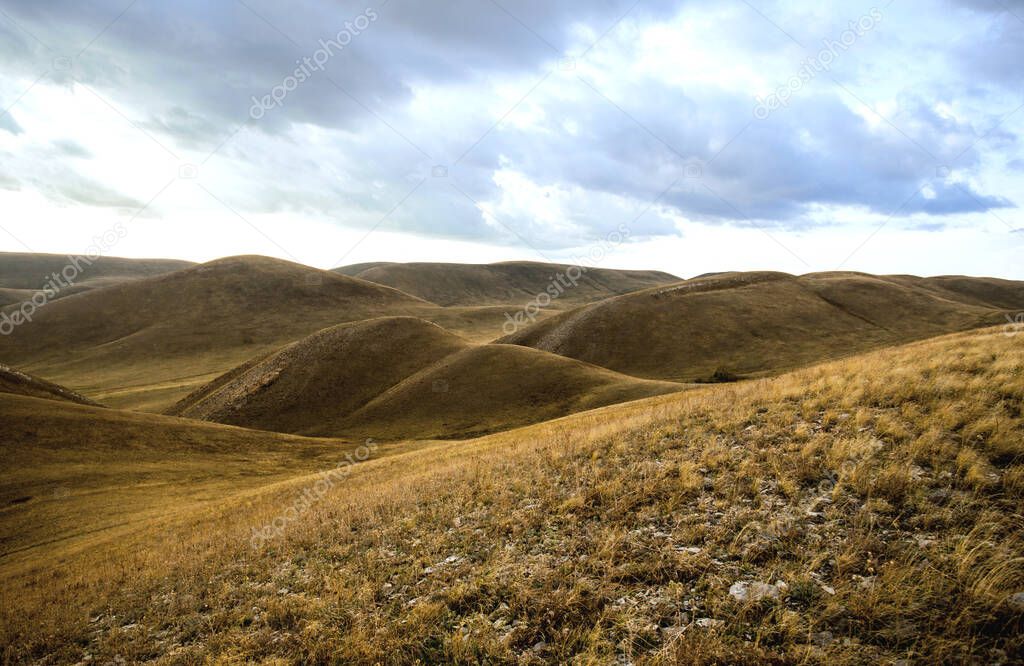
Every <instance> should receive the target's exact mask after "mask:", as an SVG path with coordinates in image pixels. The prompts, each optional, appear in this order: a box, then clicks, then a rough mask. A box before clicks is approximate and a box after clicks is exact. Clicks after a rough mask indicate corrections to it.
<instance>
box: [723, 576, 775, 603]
mask: <svg viewBox="0 0 1024 666" xmlns="http://www.w3.org/2000/svg"><path fill="white" fill-rule="evenodd" d="M783 585H785V583H783ZM784 590H785V588H784V587H778V586H777V585H769V584H768V583H762V582H759V581H754V582H752V583H747V582H739V583H733V585H732V587H730V588H729V594H730V596H732V597H733V598H734V599H736V600H737V601H741V602H746V601H760V600H761V599H778V598H779V597H781V596H782V593H783V591H784Z"/></svg>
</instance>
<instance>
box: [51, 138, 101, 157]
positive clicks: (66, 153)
mask: <svg viewBox="0 0 1024 666" xmlns="http://www.w3.org/2000/svg"><path fill="white" fill-rule="evenodd" d="M53 149H54V151H55V152H56V153H57V155H58V156H62V157H73V158H77V159H89V158H91V157H94V155H93V153H92V152H90V151H89V150H87V149H86V148H85V147H83V146H82V144H80V143H78V142H77V141H74V140H72V139H60V140H58V141H54V142H53Z"/></svg>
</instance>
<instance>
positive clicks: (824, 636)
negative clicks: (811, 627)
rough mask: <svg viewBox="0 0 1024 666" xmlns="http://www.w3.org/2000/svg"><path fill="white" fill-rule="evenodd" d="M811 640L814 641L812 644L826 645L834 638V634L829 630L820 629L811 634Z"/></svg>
mask: <svg viewBox="0 0 1024 666" xmlns="http://www.w3.org/2000/svg"><path fill="white" fill-rule="evenodd" d="M811 640H812V641H814V644H815V645H817V646H818V647H827V646H828V645H829V644H831V643H832V641H833V640H835V636H834V635H833V634H832V632H831V631H820V632H818V633H816V634H814V635H813V636H811Z"/></svg>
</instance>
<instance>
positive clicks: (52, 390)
mask: <svg viewBox="0 0 1024 666" xmlns="http://www.w3.org/2000/svg"><path fill="white" fill-rule="evenodd" d="M0 393H12V394H14V395H24V396H29V397H32V398H45V399H47V400H65V401H68V402H76V403H78V404H80V405H92V406H94V407H98V406H99V405H97V404H96V403H95V402H93V401H92V400H89V399H88V398H86V397H85V396H83V395H79V394H77V393H75V392H74V391H72V390H70V389H66V388H64V387H63V386H59V385H57V384H54V383H52V382H48V381H46V380H44V379H39V378H38V377H33V376H32V375H29V374H26V373H24V372H20V371H18V370H15V369H14V368H9V367H7V366H6V365H3V364H0Z"/></svg>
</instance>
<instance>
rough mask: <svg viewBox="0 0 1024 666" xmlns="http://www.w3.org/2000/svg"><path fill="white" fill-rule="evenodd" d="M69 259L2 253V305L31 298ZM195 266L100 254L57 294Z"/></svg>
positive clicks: (183, 262)
mask: <svg viewBox="0 0 1024 666" xmlns="http://www.w3.org/2000/svg"><path fill="white" fill-rule="evenodd" d="M69 262H70V260H69V258H68V256H67V255H63V254H31V253H22V252H0V308H2V307H3V306H4V305H7V304H8V303H9V302H20V301H24V300H25V299H26V298H31V296H32V294H33V293H35V292H36V291H37V290H40V289H42V288H43V286H44V285H45V284H47V282H49V281H50V280H51V276H52V274H53V273H58V274H60V273H61V271H62V270H63V269H64V268H65V267H66V266H67V265H68V264H69ZM193 265H194V264H193V263H192V262H189V261H178V260H176V259H122V258H120V257H100V258H98V259H96V260H95V261H94V262H93V263H92V264H88V263H85V262H83V263H81V264H80V266H81V269H82V270H81V272H80V273H78V274H77V277H76V278H75V279H74V282H73V284H72V285H71V286H69V287H66V288H62V289H60V291H59V293H58V294H57V297H58V298H64V297H65V296H70V295H72V294H76V293H80V292H83V291H88V290H90V289H97V288H100V287H107V286H110V285H114V284H119V283H121V282H127V281H130V280H138V279H141V278H146V277H153V276H156V275H163V274H165V273H171V272H174V271H179V270H182V269H184V268H188V267H189V266H193ZM13 297H17V300H16V301H14V300H11V299H12V298H13ZM5 301H7V302H6V303H5Z"/></svg>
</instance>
